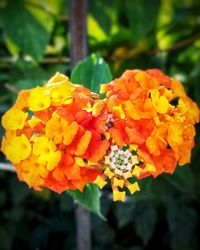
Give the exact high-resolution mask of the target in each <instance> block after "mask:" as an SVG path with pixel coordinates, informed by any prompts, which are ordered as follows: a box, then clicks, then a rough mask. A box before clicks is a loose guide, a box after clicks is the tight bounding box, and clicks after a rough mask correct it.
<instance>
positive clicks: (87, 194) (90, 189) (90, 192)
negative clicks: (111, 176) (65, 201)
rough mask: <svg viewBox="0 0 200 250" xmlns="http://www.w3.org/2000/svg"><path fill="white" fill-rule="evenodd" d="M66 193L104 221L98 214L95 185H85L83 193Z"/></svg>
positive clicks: (98, 197)
mask: <svg viewBox="0 0 200 250" xmlns="http://www.w3.org/2000/svg"><path fill="white" fill-rule="evenodd" d="M67 193H68V194H70V195H71V196H72V197H73V198H74V199H75V200H76V201H77V202H78V203H80V204H81V205H82V206H83V207H85V208H87V209H88V210H90V211H91V212H93V213H95V214H97V215H98V216H99V217H100V218H102V219H103V220H105V218H104V216H103V215H102V213H101V212H100V192H99V188H98V187H97V185H95V184H87V185H86V186H85V188H84V190H83V192H81V191H79V190H68V191H67Z"/></svg>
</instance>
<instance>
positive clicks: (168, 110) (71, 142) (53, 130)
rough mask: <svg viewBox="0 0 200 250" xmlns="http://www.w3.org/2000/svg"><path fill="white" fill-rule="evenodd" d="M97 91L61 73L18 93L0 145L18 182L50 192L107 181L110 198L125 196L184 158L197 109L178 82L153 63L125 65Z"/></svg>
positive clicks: (188, 153)
mask: <svg viewBox="0 0 200 250" xmlns="http://www.w3.org/2000/svg"><path fill="white" fill-rule="evenodd" d="M101 93H102V94H106V97H105V99H103V100H100V99H99V96H98V95H97V94H95V93H92V92H91V91H90V90H88V89H86V88H84V87H82V86H81V85H75V84H72V83H71V82H70V81H69V79H68V78H67V77H66V76H64V75H62V74H59V73H57V74H56V75H55V76H54V77H53V78H51V79H50V80H49V82H48V83H47V84H46V85H45V86H44V87H36V88H34V89H31V90H25V91H21V92H20V94H19V96H18V99H17V101H16V103H15V105H14V106H13V107H12V108H11V109H10V110H8V111H7V112H6V113H5V115H4V116H3V118H2V124H3V126H4V128H5V130H6V134H5V136H4V138H3V141H2V147H1V150H2V151H3V153H4V154H5V155H6V157H7V159H8V160H10V161H11V162H12V164H13V165H14V166H15V167H16V170H17V174H18V176H19V179H20V180H22V181H25V182H26V183H28V185H29V186H30V187H33V188H34V189H36V190H40V189H41V188H42V187H48V188H50V189H51V190H54V191H55V192H62V191H64V190H67V189H79V190H81V191H82V190H83V188H84V186H85V184H86V183H88V182H93V183H96V184H97V185H98V186H99V187H100V188H103V187H104V186H105V185H106V183H107V180H110V183H111V186H112V190H113V200H121V201H124V200H125V194H126V190H129V192H130V193H131V194H133V193H134V192H136V191H138V190H139V189H140V188H139V185H138V181H137V180H138V179H141V178H145V177H147V176H150V175H152V176H153V177H156V176H158V175H159V174H161V173H164V172H165V173H173V172H174V170H175V167H176V165H177V164H179V165H184V164H185V163H188V162H190V156H191V149H192V148H193V146H194V136H195V129H194V124H195V123H197V122H199V109H198V107H197V105H196V104H195V103H194V102H193V101H192V100H191V99H190V98H189V97H188V96H187V95H186V93H185V91H184V89H183V86H182V84H181V83H180V82H179V81H177V80H175V79H173V78H170V77H168V76H166V75H164V74H163V73H162V72H161V71H160V70H158V69H151V70H146V71H142V70H127V71H125V72H124V74H123V75H122V76H121V77H120V78H118V79H115V80H113V81H112V82H111V83H108V84H103V85H101Z"/></svg>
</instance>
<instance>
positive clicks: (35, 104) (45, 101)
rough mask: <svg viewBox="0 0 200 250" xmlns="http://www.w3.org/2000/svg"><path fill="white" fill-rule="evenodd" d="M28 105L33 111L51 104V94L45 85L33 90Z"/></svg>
mask: <svg viewBox="0 0 200 250" xmlns="http://www.w3.org/2000/svg"><path fill="white" fill-rule="evenodd" d="M28 106H29V109H30V110H31V111H41V110H44V109H47V108H48V107H49V106H50V96H49V94H48V92H47V90H46V89H45V88H43V87H36V88H34V89H32V90H31V92H30V96H29V98H28Z"/></svg>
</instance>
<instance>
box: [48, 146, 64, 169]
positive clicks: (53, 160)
mask: <svg viewBox="0 0 200 250" xmlns="http://www.w3.org/2000/svg"><path fill="white" fill-rule="evenodd" d="M60 159H61V152H60V151H56V152H52V153H50V154H48V158H47V170H49V171H52V170H53V169H54V168H55V167H56V166H57V165H58V163H59V161H60Z"/></svg>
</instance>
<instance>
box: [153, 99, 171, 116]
mask: <svg viewBox="0 0 200 250" xmlns="http://www.w3.org/2000/svg"><path fill="white" fill-rule="evenodd" d="M168 108H169V102H168V100H167V98H166V97H165V96H161V97H160V98H159V99H158V101H157V103H156V105H155V109H156V111H157V112H158V113H160V114H165V113H167V110H168Z"/></svg>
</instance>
